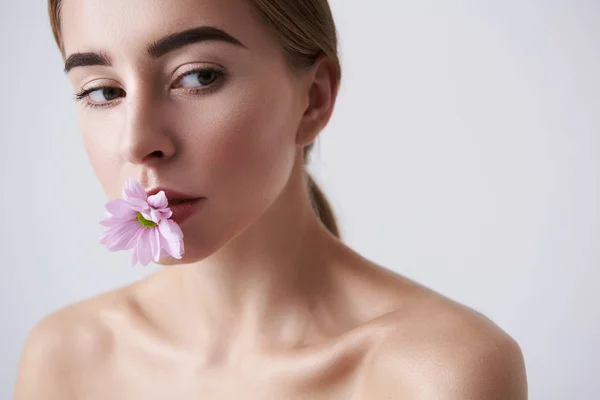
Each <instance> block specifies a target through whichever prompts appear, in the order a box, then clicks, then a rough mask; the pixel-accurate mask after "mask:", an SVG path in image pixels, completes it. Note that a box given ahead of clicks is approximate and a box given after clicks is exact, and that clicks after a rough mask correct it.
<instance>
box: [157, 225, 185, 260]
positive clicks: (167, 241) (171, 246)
mask: <svg viewBox="0 0 600 400" xmlns="http://www.w3.org/2000/svg"><path fill="white" fill-rule="evenodd" d="M158 230H159V232H160V233H161V235H162V237H163V239H162V240H161V245H162V248H163V249H164V250H165V251H166V252H167V253H168V254H169V255H170V256H171V257H173V258H177V259H181V255H182V254H183V239H182V238H183V233H181V229H180V228H179V225H177V224H176V223H175V222H174V221H172V220H168V219H164V220H162V221H160V223H159V224H158Z"/></svg>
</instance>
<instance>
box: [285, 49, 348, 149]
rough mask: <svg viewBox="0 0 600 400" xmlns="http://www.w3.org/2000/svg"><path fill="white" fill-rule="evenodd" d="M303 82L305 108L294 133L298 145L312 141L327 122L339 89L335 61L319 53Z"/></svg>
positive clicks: (304, 144) (305, 144)
mask: <svg viewBox="0 0 600 400" xmlns="http://www.w3.org/2000/svg"><path fill="white" fill-rule="evenodd" d="M305 83H306V84H305V86H304V87H305V88H306V94H305V96H306V97H305V99H306V102H305V104H306V108H305V110H304V114H303V115H302V118H301V120H300V126H299V128H298V133H297V135H296V144H297V145H298V146H308V145H309V144H311V143H312V142H314V141H315V139H316V138H317V136H318V135H319V132H321V130H322V129H323V128H324V127H325V125H327V122H329V118H330V117H331V113H332V112H333V107H334V105H335V100H336V98H337V93H338V89H339V80H338V77H337V68H336V65H335V62H333V61H332V60H331V59H330V58H329V57H327V56H326V55H321V56H320V57H319V58H318V59H317V61H316V62H315V64H313V65H312V66H311V67H310V70H309V72H308V74H307V75H306V81H305Z"/></svg>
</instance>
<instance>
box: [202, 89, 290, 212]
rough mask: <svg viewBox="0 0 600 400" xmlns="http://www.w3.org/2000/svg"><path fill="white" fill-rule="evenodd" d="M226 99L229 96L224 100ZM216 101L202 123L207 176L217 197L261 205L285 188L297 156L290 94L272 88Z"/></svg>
mask: <svg viewBox="0 0 600 400" xmlns="http://www.w3.org/2000/svg"><path fill="white" fill-rule="evenodd" d="M226 97H227V96H226ZM229 97H231V98H229V99H227V98H224V99H222V100H223V101H221V100H219V102H218V104H217V105H216V106H215V108H214V109H213V110H211V111H212V112H210V113H209V114H206V115H210V117H209V118H207V119H205V120H204V123H203V124H202V125H203V126H204V127H205V129H206V131H205V132H204V133H203V134H202V137H203V140H202V145H203V146H204V147H205V148H204V149H197V150H196V151H195V153H196V154H204V157H205V158H204V160H202V161H199V163H200V164H201V165H204V166H206V168H207V169H208V170H207V172H208V171H210V172H209V173H207V174H206V177H207V178H208V179H209V180H210V186H211V187H214V188H215V189H216V188H218V189H216V190H215V193H218V194H219V195H221V194H222V195H223V196H227V197H226V198H227V199H236V200H237V199H239V198H240V197H239V196H244V197H245V199H246V200H247V201H250V199H254V200H255V201H257V202H264V201H267V200H268V199H272V198H273V197H274V196H275V195H276V194H277V193H278V192H279V191H280V190H281V189H282V188H283V186H284V185H285V183H286V181H287V178H288V176H289V173H290V170H291V167H292V165H293V161H294V157H295V154H296V153H295V133H296V130H297V125H298V121H297V120H296V119H297V118H296V116H295V115H294V112H293V110H294V107H293V102H292V99H293V92H292V90H291V88H290V87H289V86H286V85H285V84H280V85H279V87H278V88H277V86H276V85H274V84H272V83H271V84H270V85H269V87H264V86H260V85H259V86H257V87H254V88H251V89H246V90H244V91H243V92H241V93H240V92H239V91H238V92H237V93H234V92H232V93H231V94H230V96H229Z"/></svg>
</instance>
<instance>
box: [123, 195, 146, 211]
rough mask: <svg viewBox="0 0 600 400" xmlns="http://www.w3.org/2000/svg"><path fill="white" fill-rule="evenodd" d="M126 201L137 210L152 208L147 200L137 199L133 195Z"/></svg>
mask: <svg viewBox="0 0 600 400" xmlns="http://www.w3.org/2000/svg"><path fill="white" fill-rule="evenodd" d="M126 202H127V204H129V206H130V207H131V208H132V209H133V210H135V211H139V212H142V211H148V210H150V206H149V205H148V203H147V202H146V200H141V199H136V198H133V197H132V198H130V199H127V200H126Z"/></svg>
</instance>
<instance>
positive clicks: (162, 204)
mask: <svg viewBox="0 0 600 400" xmlns="http://www.w3.org/2000/svg"><path fill="white" fill-rule="evenodd" d="M147 202H148V204H150V206H152V207H154V208H157V209H160V208H167V206H168V205H169V200H167V195H166V194H165V191H164V190H161V191H160V192H158V193H156V194H154V195H152V196H149V197H148V200H147Z"/></svg>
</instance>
